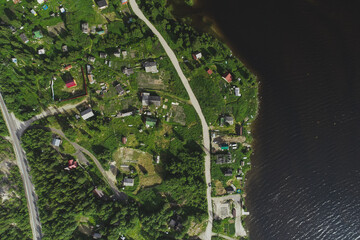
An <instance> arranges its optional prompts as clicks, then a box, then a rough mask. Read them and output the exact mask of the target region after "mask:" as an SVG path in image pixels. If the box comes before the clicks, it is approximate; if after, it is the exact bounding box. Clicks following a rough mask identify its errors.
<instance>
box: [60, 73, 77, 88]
mask: <svg viewBox="0 0 360 240" xmlns="http://www.w3.org/2000/svg"><path fill="white" fill-rule="evenodd" d="M63 79H64V81H65V85H66V87H67V88H72V87H75V86H76V85H77V84H76V81H75V79H74V78H73V77H72V76H71V74H70V73H69V72H67V73H65V74H64V75H63Z"/></svg>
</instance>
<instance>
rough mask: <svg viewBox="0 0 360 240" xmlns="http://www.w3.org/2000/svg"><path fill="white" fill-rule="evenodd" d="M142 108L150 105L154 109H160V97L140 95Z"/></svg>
mask: <svg viewBox="0 0 360 240" xmlns="http://www.w3.org/2000/svg"><path fill="white" fill-rule="evenodd" d="M141 103H142V105H143V106H149V105H151V104H153V105H155V106H156V107H160V105H161V97H160V96H151V95H150V93H146V92H145V93H142V101H141Z"/></svg>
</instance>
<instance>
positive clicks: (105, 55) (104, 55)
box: [99, 52, 107, 58]
mask: <svg viewBox="0 0 360 240" xmlns="http://www.w3.org/2000/svg"><path fill="white" fill-rule="evenodd" d="M99 56H100V58H106V57H107V54H106V53H104V52H100V53H99Z"/></svg>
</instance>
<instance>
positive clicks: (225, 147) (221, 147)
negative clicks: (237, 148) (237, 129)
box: [220, 143, 229, 151]
mask: <svg viewBox="0 0 360 240" xmlns="http://www.w3.org/2000/svg"><path fill="white" fill-rule="evenodd" d="M220 149H221V151H224V150H229V144H227V143H222V144H220Z"/></svg>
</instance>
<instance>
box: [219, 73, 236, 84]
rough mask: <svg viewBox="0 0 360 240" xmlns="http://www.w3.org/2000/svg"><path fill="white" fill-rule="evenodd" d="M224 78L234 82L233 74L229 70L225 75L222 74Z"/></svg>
mask: <svg viewBox="0 0 360 240" xmlns="http://www.w3.org/2000/svg"><path fill="white" fill-rule="evenodd" d="M222 78H223V79H224V80H225V81H227V82H228V83H231V82H232V78H233V77H232V75H231V74H230V73H229V72H227V73H225V74H224V75H223V76H222Z"/></svg>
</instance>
